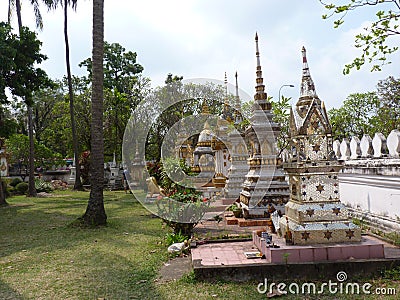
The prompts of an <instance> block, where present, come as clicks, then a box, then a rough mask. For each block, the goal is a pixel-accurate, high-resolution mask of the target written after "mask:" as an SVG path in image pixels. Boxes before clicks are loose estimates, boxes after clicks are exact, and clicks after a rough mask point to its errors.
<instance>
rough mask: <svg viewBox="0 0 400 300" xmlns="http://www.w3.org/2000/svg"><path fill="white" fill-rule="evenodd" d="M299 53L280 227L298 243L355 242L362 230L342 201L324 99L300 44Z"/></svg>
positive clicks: (358, 239) (294, 242)
mask: <svg viewBox="0 0 400 300" xmlns="http://www.w3.org/2000/svg"><path fill="white" fill-rule="evenodd" d="M302 58H303V72H302V80H301V88H300V97H299V100H298V102H297V104H296V107H295V108H293V109H291V110H290V142H291V147H292V153H291V157H290V159H289V162H288V163H285V164H284V169H285V171H286V172H287V173H288V175H289V185H290V199H289V202H288V203H287V204H286V207H285V212H286V217H284V218H281V220H280V229H281V232H282V234H285V236H286V240H287V242H289V243H293V244H299V245H307V244H315V243H341V242H359V241H360V240H361V230H360V228H359V227H358V226H356V225H355V224H353V223H352V222H351V221H350V220H349V217H348V214H347V209H346V206H345V205H343V204H342V203H341V202H340V194H339V180H338V173H339V171H340V170H341V169H342V166H341V165H340V164H339V163H338V160H337V157H336V155H335V153H334V151H333V139H332V128H331V125H330V123H329V119H328V115H327V112H326V109H325V105H324V102H323V101H321V100H320V99H319V98H318V96H317V93H316V90H315V86H314V82H313V80H312V78H311V75H310V70H309V67H308V62H307V57H306V50H305V48H304V47H303V49H302Z"/></svg>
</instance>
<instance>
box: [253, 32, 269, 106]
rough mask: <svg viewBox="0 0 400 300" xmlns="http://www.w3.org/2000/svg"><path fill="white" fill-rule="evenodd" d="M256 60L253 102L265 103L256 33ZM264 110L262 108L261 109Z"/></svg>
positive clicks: (265, 95)
mask: <svg viewBox="0 0 400 300" xmlns="http://www.w3.org/2000/svg"><path fill="white" fill-rule="evenodd" d="M256 58H257V68H256V75H257V77H256V94H255V95H254V100H256V101H259V102H260V104H261V102H263V103H264V102H267V94H266V93H265V86H264V84H263V78H262V70H261V63H260V51H259V49H258V35H257V32H256ZM263 109H264V108H263Z"/></svg>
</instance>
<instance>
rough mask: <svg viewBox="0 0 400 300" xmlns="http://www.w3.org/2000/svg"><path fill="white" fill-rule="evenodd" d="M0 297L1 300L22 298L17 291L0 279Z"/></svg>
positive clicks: (22, 299)
mask: <svg viewBox="0 0 400 300" xmlns="http://www.w3.org/2000/svg"><path fill="white" fill-rule="evenodd" d="M0 299H2V300H24V299H26V298H24V297H22V296H21V295H20V294H19V293H18V292H17V291H15V290H14V289H13V288H11V287H10V286H9V285H8V284H7V283H5V282H4V281H2V280H1V279H0Z"/></svg>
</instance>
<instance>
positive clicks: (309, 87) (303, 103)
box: [296, 46, 320, 113]
mask: <svg viewBox="0 0 400 300" xmlns="http://www.w3.org/2000/svg"><path fill="white" fill-rule="evenodd" d="M301 54H302V57H303V72H302V73H303V74H302V78H301V85H300V97H299V101H298V102H297V104H296V106H297V107H298V108H299V110H300V112H301V113H305V112H306V111H307V109H308V107H309V105H310V104H311V102H312V101H313V99H316V100H317V102H318V103H319V102H320V100H319V99H318V96H317V92H316V91H315V85H314V81H313V80H312V78H311V74H310V68H309V67H308V62H307V54H306V48H304V46H303V48H302V49H301Z"/></svg>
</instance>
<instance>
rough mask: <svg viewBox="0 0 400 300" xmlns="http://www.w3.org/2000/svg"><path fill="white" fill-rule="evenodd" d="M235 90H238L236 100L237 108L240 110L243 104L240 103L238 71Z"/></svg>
mask: <svg viewBox="0 0 400 300" xmlns="http://www.w3.org/2000/svg"><path fill="white" fill-rule="evenodd" d="M235 91H236V93H235V97H236V98H235V99H236V101H235V108H236V109H237V110H240V108H241V105H240V98H239V84H238V73H237V72H236V73H235Z"/></svg>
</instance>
